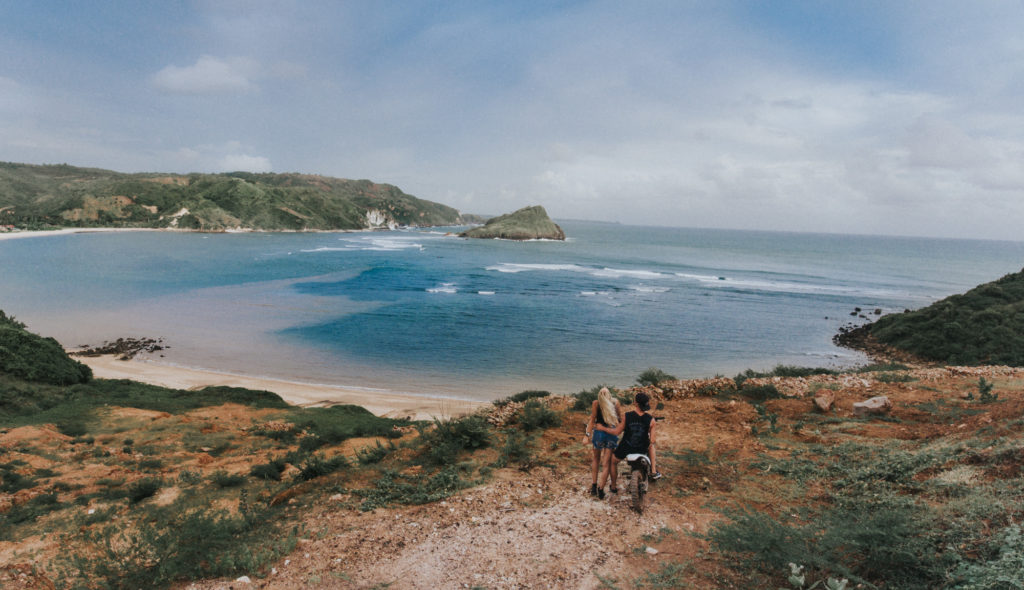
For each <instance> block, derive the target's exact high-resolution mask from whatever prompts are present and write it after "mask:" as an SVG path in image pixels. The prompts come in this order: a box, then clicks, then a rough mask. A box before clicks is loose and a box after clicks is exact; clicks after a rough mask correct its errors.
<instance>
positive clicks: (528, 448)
mask: <svg viewBox="0 0 1024 590" xmlns="http://www.w3.org/2000/svg"><path fill="white" fill-rule="evenodd" d="M531 443H532V441H531V437H530V435H528V434H526V433H525V432H523V431H521V430H516V429H514V428H509V429H508V430H506V431H505V444H503V445H502V447H501V454H500V455H499V456H498V460H497V461H496V464H497V466H498V467H505V466H506V465H508V464H510V463H526V462H529V461H530V460H531V459H532V458H533V445H532V444H531Z"/></svg>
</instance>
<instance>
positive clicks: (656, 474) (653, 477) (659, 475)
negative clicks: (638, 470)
mask: <svg viewBox="0 0 1024 590" xmlns="http://www.w3.org/2000/svg"><path fill="white" fill-rule="evenodd" d="M661 477H662V475H661V472H660V471H655V472H654V473H652V474H651V479H661Z"/></svg>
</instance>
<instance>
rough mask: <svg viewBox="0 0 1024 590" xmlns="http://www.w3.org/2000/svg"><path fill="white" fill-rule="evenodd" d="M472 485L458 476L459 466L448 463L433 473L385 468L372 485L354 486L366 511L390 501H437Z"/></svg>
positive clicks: (363, 509)
mask: <svg viewBox="0 0 1024 590" xmlns="http://www.w3.org/2000/svg"><path fill="white" fill-rule="evenodd" d="M469 485H471V484H470V483H469V482H466V481H463V480H462V479H461V478H460V477H459V471H458V467H457V466H454V465H449V466H448V467H445V468H444V469H442V470H441V471H439V472H437V473H436V474H434V475H432V476H427V475H424V474H417V475H402V474H399V473H395V472H394V471H385V472H384V473H383V474H382V475H381V477H380V478H379V479H378V480H377V481H376V483H375V484H374V487H373V488H370V489H366V490H355V492H354V493H355V494H356V495H358V496H361V497H362V498H363V502H362V504H360V505H359V509H360V510H362V511H364V512H366V511H369V510H374V509H376V508H380V507H382V506H387V505H389V504H427V503H429V502H437V501H438V500H441V499H444V498H447V497H448V496H451V495H452V494H454V493H455V492H457V491H459V490H461V489H463V488H466V487H468V486H469Z"/></svg>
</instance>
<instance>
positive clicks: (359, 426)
mask: <svg viewBox="0 0 1024 590" xmlns="http://www.w3.org/2000/svg"><path fill="white" fill-rule="evenodd" d="M288 420H290V421H291V422H292V423H294V424H295V425H296V427H297V428H299V429H303V430H305V431H306V433H307V434H309V435H311V436H312V437H314V438H313V440H311V441H308V442H307V441H306V439H307V438H310V437H309V436H307V437H305V438H304V439H303V440H302V442H300V445H301V446H302V448H303V449H304V450H307V451H312V450H315V449H317V448H319V447H321V446H325V445H336V444H339V443H341V442H344V441H345V440H348V439H350V438H362V437H367V436H390V435H391V432H392V431H393V430H394V427H395V426H400V425H405V424H408V422H407V421H405V420H394V419H391V418H380V417H378V416H375V415H374V414H373V413H372V412H370V411H369V410H367V409H366V408H364V407H362V406H354V405H349V404H343V405H337V406H331V407H329V408H305V409H302V410H293V411H292V413H291V414H290V416H289V417H288Z"/></svg>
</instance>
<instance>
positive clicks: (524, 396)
mask: <svg viewBox="0 0 1024 590" xmlns="http://www.w3.org/2000/svg"><path fill="white" fill-rule="evenodd" d="M549 395H551V392H550V391H536V390H529V391H520V392H519V393H517V394H515V395H511V396H509V397H504V398H501V399H496V400H494V402H492V403H493V404H494V405H495V406H497V407H499V408H503V407H505V406H507V405H509V404H510V403H512V402H525V401H526V400H530V399H535V398H539V397H547V396H549Z"/></svg>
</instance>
